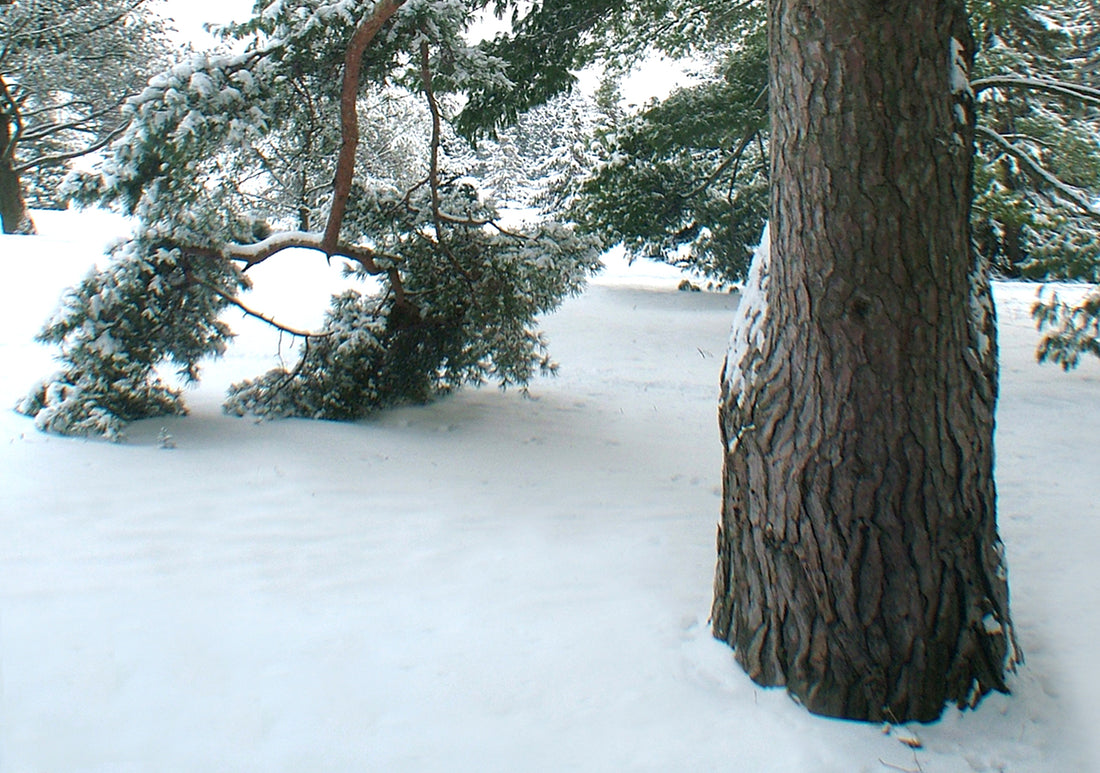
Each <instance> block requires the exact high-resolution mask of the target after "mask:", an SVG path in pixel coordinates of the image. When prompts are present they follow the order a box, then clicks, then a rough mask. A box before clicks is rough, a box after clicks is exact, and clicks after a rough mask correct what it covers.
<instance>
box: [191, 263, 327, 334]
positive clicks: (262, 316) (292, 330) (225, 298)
mask: <svg viewBox="0 0 1100 773" xmlns="http://www.w3.org/2000/svg"><path fill="white" fill-rule="evenodd" d="M191 281H192V282H194V283H195V284H197V285H199V286H201V287H205V288H206V289H207V290H209V291H210V292H212V293H214V295H216V296H218V297H219V298H221V299H222V300H223V301H225V302H227V303H229V304H231V305H233V306H236V307H237V308H238V309H240V310H241V311H243V312H244V313H245V314H247V315H248V316H250V317H253V318H254V319H258V320H260V321H261V322H266V323H267V324H268V325H271V327H273V328H275V329H276V330H281V331H282V332H284V333H289V334H290V335H293V336H298V337H299V338H304V339H306V340H307V341H308V340H309V339H311V338H328V337H329V336H330V335H332V332H331V331H330V332H328V333H310V332H307V331H305V330H296V329H295V328H292V327H287V326H286V325H283V324H281V323H279V322H276V321H275V319H274V318H273V317H269V316H267V315H266V314H262V313H261V312H258V311H256V310H254V309H250V308H249V307H248V306H245V305H244V303H242V302H241V301H240V300H238V299H237V298H234V297H233V296H232V295H230V294H229V293H226V292H223V291H222V290H220V289H218V288H217V287H215V286H214V285H212V284H210V283H209V282H204V281H202V280H201V279H196V278H194V277H191Z"/></svg>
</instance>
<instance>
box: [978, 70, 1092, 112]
mask: <svg viewBox="0 0 1100 773" xmlns="http://www.w3.org/2000/svg"><path fill="white" fill-rule="evenodd" d="M970 88H971V89H973V91H974V94H975V96H976V95H978V94H980V93H981V92H982V91H985V90H986V89H992V88H1017V89H1029V90H1032V91H1045V92H1047V93H1048V94H1055V95H1057V96H1061V97H1069V98H1071V99H1079V100H1081V101H1082V102H1087V103H1088V104H1091V105H1100V89H1094V88H1092V87H1091V86H1082V85H1081V84H1078V83H1069V82H1067V81H1056V80H1048V79H1046V78H1025V77H1022V76H1019V75H993V76H990V77H988V78H979V79H978V80H976V81H972V82H971V83H970Z"/></svg>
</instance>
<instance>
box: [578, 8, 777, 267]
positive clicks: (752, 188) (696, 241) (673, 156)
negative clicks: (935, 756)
mask: <svg viewBox="0 0 1100 773" xmlns="http://www.w3.org/2000/svg"><path fill="white" fill-rule="evenodd" d="M766 45H767V42H766V39H765V35H764V31H763V28H762V27H759V28H758V29H757V30H756V31H755V32H753V33H752V34H750V35H749V36H748V37H746V38H745V39H744V40H743V41H741V44H740V45H739V46H738V48H737V49H736V50H735V51H734V52H733V53H731V54H730V55H729V56H728V58H727V59H726V60H725V61H724V62H723V63H722V66H721V67H720V68H719V69H718V73H717V75H718V77H714V78H712V79H710V80H707V81H705V82H703V83H701V84H699V85H696V86H691V87H687V88H683V89H679V90H677V91H675V92H673V94H672V95H670V96H669V97H668V98H667V99H666V100H664V101H663V102H660V103H658V104H655V105H652V106H650V107H649V108H647V109H645V110H643V111H642V112H641V113H640V114H638V115H637V116H635V117H633V118H631V119H629V120H627V121H625V122H624V123H623V124H622V125H621V126H620V127H618V128H617V129H614V130H610V131H609V132H608V133H609V135H610V144H611V151H610V154H609V155H610V158H609V160H608V161H607V162H606V163H604V164H602V165H600V166H599V167H598V168H597V169H596V171H595V173H594V174H593V175H592V176H591V178H590V179H588V180H586V181H585V182H584V183H583V185H582V186H581V195H580V196H579V199H578V206H577V212H576V214H577V218H578V220H579V221H580V222H582V223H584V224H585V225H586V226H587V227H588V228H591V229H592V230H594V231H595V232H597V233H600V234H601V235H602V236H603V237H604V238H605V239H606V240H607V241H608V242H611V243H615V242H621V243H623V244H624V245H625V246H626V248H627V250H628V252H629V253H630V254H632V255H634V256H638V257H647V258H655V259H658V260H667V261H669V262H673V263H677V264H679V265H682V266H684V267H688V268H691V269H693V270H695V271H698V272H699V273H700V274H702V275H704V276H706V277H708V278H711V279H714V280H717V281H719V282H733V281H738V280H740V279H741V278H742V277H743V276H744V273H745V271H746V269H747V267H748V261H749V258H750V256H751V253H752V249H753V247H754V246H755V245H756V244H757V243H758V242H759V239H760V230H761V228H762V227H763V224H764V220H765V219H766V217H767V201H768V175H767V156H766V152H765V148H766V141H767V140H766V136H767V135H766V126H767V104H766V98H765V93H764V88H765V84H766V83H767V58H766Z"/></svg>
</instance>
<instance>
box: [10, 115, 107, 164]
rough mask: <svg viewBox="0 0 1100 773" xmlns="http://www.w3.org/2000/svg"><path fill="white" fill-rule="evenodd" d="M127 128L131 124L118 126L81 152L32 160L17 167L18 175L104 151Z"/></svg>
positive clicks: (75, 151)
mask: <svg viewBox="0 0 1100 773" xmlns="http://www.w3.org/2000/svg"><path fill="white" fill-rule="evenodd" d="M127 126H129V122H127V123H124V124H121V125H119V126H116V127H115V128H114V129H113V130H111V132H110V133H109V134H107V135H106V136H104V137H103V138H102V139H100V140H99V141H98V142H95V143H93V144H91V145H89V146H87V147H85V148H80V149H79V150H73V151H70V152H68V153H58V154H57V155H53V156H42V157H41V158H35V159H31V160H30V161H28V162H27V163H25V164H22V165H21V166H19V167H17V168H16V170H15V171H16V172H17V173H18V174H22V173H23V172H25V171H27V170H28V169H33V168H34V167H38V166H48V165H50V164H59V163H61V162H62V161H68V160H70V159H73V158H80V157H81V156H86V155H88V154H89V153H95V152H96V151H97V150H102V149H103V148H105V147H107V146H108V145H110V144H111V143H112V142H114V140H115V138H116V137H118V136H119V135H120V134H122V132H123V131H125V130H126V127H127Z"/></svg>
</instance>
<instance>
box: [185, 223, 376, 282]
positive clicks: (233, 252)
mask: <svg viewBox="0 0 1100 773" xmlns="http://www.w3.org/2000/svg"><path fill="white" fill-rule="evenodd" d="M324 242H325V237H324V234H320V233H314V232H310V231H280V232H278V233H274V234H272V235H271V236H269V237H267V238H266V239H264V240H263V241H259V242H256V243H255V244H228V245H226V246H225V247H223V248H222V249H221V250H210V249H201V248H187V250H186V251H187V252H189V253H191V254H193V255H202V256H206V257H214V256H222V257H226V258H229V259H230V260H235V261H238V262H240V263H244V268H245V269H246V270H247V269H249V268H251V267H252V266H255V265H257V264H259V263H263V262H264V261H265V260H267V259H268V258H270V257H272V256H274V255H277V254H278V253H280V252H282V251H283V250H290V249H295V248H300V249H306V250H318V251H320V252H324V253H325V254H326V255H327V256H329V257H338V258H348V259H349V260H354V261H355V262H356V263H358V264H359V265H360V266H362V267H363V270H364V271H365V272H366V273H368V274H372V275H375V276H377V275H379V274H385V273H387V272H388V269H387V268H383V267H382V266H380V265H378V262H377V261H378V260H379V259H385V260H387V261H389V262H392V261H393V260H395V259H394V258H388V257H386V256H383V255H380V254H379V253H377V252H376V251H375V250H372V249H371V248H370V247H364V246H361V245H354V244H339V243H338V244H336V245H333V246H332V247H327V246H325V243H324Z"/></svg>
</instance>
